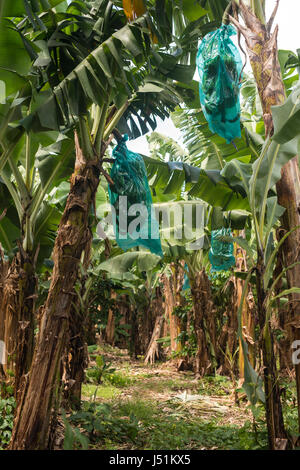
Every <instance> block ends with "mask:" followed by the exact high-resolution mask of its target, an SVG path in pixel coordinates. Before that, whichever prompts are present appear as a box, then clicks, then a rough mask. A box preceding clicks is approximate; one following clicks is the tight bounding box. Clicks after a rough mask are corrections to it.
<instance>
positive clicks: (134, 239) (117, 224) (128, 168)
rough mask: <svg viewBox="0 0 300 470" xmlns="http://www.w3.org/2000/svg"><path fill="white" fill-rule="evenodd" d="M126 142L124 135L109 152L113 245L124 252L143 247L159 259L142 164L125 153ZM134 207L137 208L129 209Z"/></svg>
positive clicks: (158, 239)
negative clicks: (113, 159) (111, 183)
mask: <svg viewBox="0 0 300 470" xmlns="http://www.w3.org/2000/svg"><path fill="white" fill-rule="evenodd" d="M127 140H128V135H125V136H124V137H123V139H122V140H121V142H119V144H118V145H117V146H116V147H115V148H114V150H113V157H114V158H115V162H114V164H113V166H112V169H111V172H110V176H111V178H112V180H113V182H114V185H113V186H110V187H109V189H108V192H109V199H110V203H111V204H112V205H113V206H114V208H115V210H116V220H115V221H114V230H115V235H116V241H117V243H118V245H119V246H120V247H121V248H122V250H124V251H127V250H129V249H130V248H133V247H135V246H144V247H145V248H148V249H149V250H150V251H151V252H152V253H154V254H156V255H159V256H163V252H162V248H161V242H160V236H159V225H158V222H157V220H156V218H155V214H154V210H152V209H153V205H152V196H151V191H150V188H149V184H148V179H147V172H146V167H145V163H144V160H143V158H142V157H141V156H140V155H139V154H137V153H134V152H131V151H130V150H128V148H127V145H126V141H127ZM122 196H123V197H122ZM125 196H126V197H125ZM135 204H139V206H135V207H133V206H134V205H135Z"/></svg>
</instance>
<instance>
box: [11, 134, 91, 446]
mask: <svg viewBox="0 0 300 470" xmlns="http://www.w3.org/2000/svg"><path fill="white" fill-rule="evenodd" d="M75 146H76V163H75V171H74V173H73V175H72V178H71V186H70V192H69V196H68V199H67V204H66V208H65V210H64V213H63V216H62V219H61V222H60V225H59V230H58V235H57V238H56V241H55V246H54V251H53V261H54V269H53V275H52V280H51V285H50V289H49V294H48V298H47V301H46V304H45V307H44V309H43V312H42V319H41V323H40V328H39V334H38V339H37V345H36V348H35V352H34V357H33V362H32V366H31V370H30V373H29V377H28V381H27V383H26V386H25V387H24V390H23V393H22V397H21V399H20V401H19V403H18V407H17V411H16V418H15V423H14V429H13V435H12V439H11V443H10V448H11V449H15V450H23V449H24V450H27V449H29V450H43V449H46V448H47V445H48V440H49V429H50V426H49V425H50V418H51V410H52V405H53V400H54V397H55V393H56V389H57V387H58V383H57V382H58V379H59V377H60V366H61V358H62V355H63V351H64V348H65V341H66V337H67V331H68V325H69V320H70V318H69V316H70V310H71V306H72V302H73V300H74V285H75V282H76V280H77V276H78V266H79V263H80V259H81V256H82V253H83V251H84V250H85V249H86V246H87V245H88V244H89V243H90V240H91V237H92V234H91V230H90V227H89V221H88V219H89V211H90V207H91V203H92V201H93V200H94V197H95V194H96V191H97V188H98V184H99V163H98V161H97V160H91V159H87V158H86V156H85V155H84V154H83V152H82V150H81V147H80V144H79V140H78V137H77V135H76V134H75Z"/></svg>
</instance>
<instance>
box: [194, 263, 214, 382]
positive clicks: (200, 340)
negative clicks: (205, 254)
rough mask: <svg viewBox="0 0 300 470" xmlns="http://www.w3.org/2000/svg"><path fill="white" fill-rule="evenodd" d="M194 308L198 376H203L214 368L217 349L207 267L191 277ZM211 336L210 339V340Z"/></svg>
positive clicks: (196, 373)
mask: <svg viewBox="0 0 300 470" xmlns="http://www.w3.org/2000/svg"><path fill="white" fill-rule="evenodd" d="M190 282H191V293H192V298H193V309H194V330H195V334H196V338H197V353H196V362H195V376H196V378H201V377H203V376H204V375H205V374H206V373H207V372H210V371H211V370H212V366H213V364H212V362H213V359H212V354H211V353H212V351H211V349H212V348H213V349H214V352H215V351H216V332H215V324H214V321H215V319H214V316H213V315H212V310H213V302H212V298H211V289H210V281H209V279H208V276H207V274H206V271H205V269H202V270H201V271H200V272H197V273H196V274H195V276H194V277H193V278H190ZM208 337H209V340H208Z"/></svg>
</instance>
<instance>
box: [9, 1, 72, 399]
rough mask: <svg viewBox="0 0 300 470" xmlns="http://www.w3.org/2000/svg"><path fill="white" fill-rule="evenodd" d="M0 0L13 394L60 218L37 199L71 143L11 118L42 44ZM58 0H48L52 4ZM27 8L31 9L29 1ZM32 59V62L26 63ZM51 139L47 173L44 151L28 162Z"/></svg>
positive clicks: (26, 103) (18, 115)
mask: <svg viewBox="0 0 300 470" xmlns="http://www.w3.org/2000/svg"><path fill="white" fill-rule="evenodd" d="M2 3H3V9H2V14H3V15H6V16H8V17H12V16H14V17H15V18H14V19H10V18H5V19H4V18H2V19H1V24H0V36H1V45H2V47H1V51H0V54H1V68H0V79H1V80H2V82H3V83H4V96H3V100H2V104H1V111H0V113H1V118H0V128H1V131H0V140H1V163H0V173H1V178H2V181H3V183H4V184H5V186H6V191H7V193H8V194H9V196H6V198H5V199H3V200H2V206H3V207H4V208H5V210H6V217H5V218H4V219H3V220H2V221H1V227H0V240H1V244H2V246H3V248H4V249H5V252H6V254H7V255H9V256H10V259H11V264H10V268H9V271H8V273H7V274H6V282H5V283H4V284H3V294H2V298H3V303H2V306H1V308H2V312H3V319H4V322H5V328H4V333H3V335H4V337H3V339H4V341H5V343H6V344H7V351H8V352H10V351H11V352H12V353H14V355H15V390H16V393H17V392H18V390H19V387H20V378H21V377H22V375H23V374H25V373H27V372H28V370H29V367H30V364H31V359H32V354H33V337H34V334H33V332H34V316H33V315H34V300H35V293H36V292H35V290H36V276H35V270H36V263H37V262H38V263H39V264H40V263H41V262H42V260H43V256H44V257H48V256H50V253H51V245H52V246H53V243H54V235H53V233H54V232H55V230H56V227H57V225H58V222H59V218H60V213H59V212H58V211H57V210H56V209H55V208H54V207H51V206H50V205H49V204H47V203H46V202H44V198H45V196H46V195H47V194H48V193H49V191H50V190H51V189H52V187H53V185H54V184H55V183H57V182H58V181H59V180H60V179H61V178H64V177H68V176H69V175H70V171H69V169H70V166H68V164H69V163H70V160H71V159H72V150H73V146H72V145H70V139H68V137H67V136H66V135H60V136H59V132H39V133H33V132H32V131H28V132H26V130H25V128H24V127H21V126H16V125H15V123H16V122H20V121H21V120H22V119H26V117H27V115H28V114H30V112H31V111H32V109H33V108H34V106H36V105H37V93H36V88H38V87H39V80H38V78H37V77H36V75H35V74H34V70H35V69H36V67H39V66H40V62H39V61H40V59H41V58H40V56H39V54H40V53H41V52H42V51H41V49H40V47H39V46H38V45H37V43H34V42H33V41H31V40H30V39H29V38H27V37H25V36H24V35H23V33H22V34H21V35H20V31H19V30H18V23H19V22H21V17H22V15H25V14H26V12H25V9H24V8H25V7H24V4H23V2H18V4H14V5H11V4H9V3H8V2H2ZM46 3H47V5H46V4H45V2H44V4H43V6H42V5H40V4H39V5H38V10H36V11H38V12H40V11H46V10H48V9H50V8H51V5H50V3H48V2H46ZM58 3H59V2H58V1H56V2H55V1H53V2H52V6H54V5H56V4H58ZM36 6H37V5H36ZM27 13H28V14H29V13H30V14H31V13H32V15H33V16H35V15H36V13H34V12H33V11H32V10H31V6H30V5H28V11H27ZM31 20H32V21H33V17H32V18H31ZM4 44H6V47H4ZM9 50H10V51H13V52H12V53H11V52H9ZM33 58H35V65H34V67H33V68H32V60H33ZM58 136H59V137H58ZM55 142H56V148H55V149H54V148H53V149H52V150H53V158H52V162H51V170H52V173H47V172H45V170H44V169H43V165H44V164H45V155H44V156H43V155H40V157H39V158H40V168H38V166H37V165H36V160H35V156H37V155H38V153H39V152H40V148H41V147H42V146H47V145H52V144H54V143H55ZM55 152H56V154H55ZM57 152H59V153H60V154H61V157H60V158H55V157H54V155H57ZM48 170H49V167H48Z"/></svg>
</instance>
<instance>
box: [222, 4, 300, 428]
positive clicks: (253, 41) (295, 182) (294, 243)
mask: <svg viewBox="0 0 300 470" xmlns="http://www.w3.org/2000/svg"><path fill="white" fill-rule="evenodd" d="M232 5H233V6H234V8H233V10H234V11H235V14H234V15H233V16H230V17H229V20H230V21H231V22H232V23H233V24H234V25H235V26H236V28H237V29H238V31H239V32H240V34H242V35H243V36H244V38H245V41H246V48H247V52H248V56H249V58H250V63H251V66H252V70H253V74H254V77H255V80H256V83H257V87H258V91H259V96H260V100H261V105H262V109H263V119H264V123H265V132H266V136H269V135H272V133H273V131H274V126H276V123H275V115H273V116H272V106H274V105H280V104H282V103H283V102H284V101H285V100H286V93H285V88H284V83H283V79H282V73H281V67H280V62H279V56H278V48H277V36H278V26H276V27H275V29H274V30H273V32H272V28H273V24H274V21H275V18H276V14H277V10H278V6H279V0H278V1H277V2H276V5H275V9H274V11H273V13H272V15H271V17H270V18H269V19H267V17H266V14H265V2H264V1H262V0H254V1H251V2H250V1H248V2H247V3H246V2H243V1H242V0H235V2H232ZM239 15H240V16H241V17H242V19H243V21H244V24H243V25H242V24H241V23H240V22H239ZM258 50H259V52H257V51H258ZM281 117H282V118H283V119H285V120H287V118H288V115H287V116H286V115H283V116H282V115H281ZM294 122H295V123H296V120H295V121H294ZM292 129H293V128H291V134H293V132H294V133H295V129H293V130H292ZM281 132H282V133H281V136H282V135H283V134H284V133H286V139H288V138H289V136H290V135H291V134H290V133H289V127H287V126H286V127H285V128H284V129H282V131H281ZM294 150H295V153H294V158H293V159H289V161H288V162H287V163H286V165H284V167H283V168H282V175H281V178H280V179H278V181H277V195H278V201H279V204H280V205H281V206H283V207H284V208H285V209H286V210H285V212H284V214H283V215H282V228H283V230H284V231H285V232H291V231H292V233H291V235H290V236H289V237H288V238H286V239H285V243H284V244H283V253H284V266H285V268H287V267H288V266H291V265H294V266H293V268H291V269H288V271H287V280H288V284H289V287H290V288H292V287H294V286H297V287H299V286H300V267H299V265H298V264H297V262H298V259H299V251H298V246H299V241H300V230H299V229H298V230H294V228H295V227H297V226H299V225H300V216H299V198H300V191H299V187H300V170H299V165H298V159H297V157H296V155H297V148H295V149H294ZM299 298H300V297H299V294H298V293H296V292H293V293H291V295H290V300H291V305H292V307H291V311H292V321H293V322H294V324H295V327H294V339H296V340H297V339H298V340H299V338H300V336H299V334H300V333H299V332H300V329H299V316H300V310H299V308H300V307H299V305H300V303H299ZM295 369H296V381H297V393H298V410H299V423H300V405H299V404H300V366H299V365H296V366H295Z"/></svg>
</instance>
